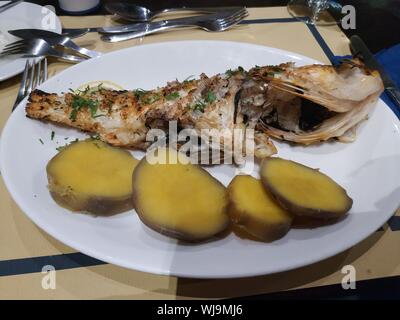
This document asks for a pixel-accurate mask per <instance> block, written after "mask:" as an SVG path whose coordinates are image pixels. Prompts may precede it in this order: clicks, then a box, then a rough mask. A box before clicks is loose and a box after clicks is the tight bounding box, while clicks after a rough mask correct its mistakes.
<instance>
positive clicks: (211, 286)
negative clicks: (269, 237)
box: [0, 7, 400, 299]
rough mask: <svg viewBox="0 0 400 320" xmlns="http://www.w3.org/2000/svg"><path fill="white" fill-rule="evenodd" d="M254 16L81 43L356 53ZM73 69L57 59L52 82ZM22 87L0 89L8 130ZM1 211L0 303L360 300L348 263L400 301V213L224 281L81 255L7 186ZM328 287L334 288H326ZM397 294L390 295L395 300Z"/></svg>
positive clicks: (323, 35) (73, 23) (13, 83)
mask: <svg viewBox="0 0 400 320" xmlns="http://www.w3.org/2000/svg"><path fill="white" fill-rule="evenodd" d="M249 12H250V16H249V17H248V18H247V19H246V21H245V22H244V23H243V24H241V25H240V26H239V27H237V28H235V29H234V30H230V31H229V32H225V33H206V32H203V31H200V30H179V31H172V32H168V33H163V34H158V35H154V36H151V37H146V38H144V39H142V40H141V39H136V40H132V41H128V42H122V43H117V44H110V43H104V42H101V41H99V38H98V35H97V34H94V33H89V34H87V35H85V36H84V37H82V38H79V39H77V43H78V44H80V45H82V46H87V47H89V48H91V49H95V50H99V51H102V52H107V51H111V50H116V49H119V48H124V47H127V46H132V45H141V44H144V43H151V42H158V41H168V40H175V39H177V37H179V39H180V40H184V39H223V40H233V41H243V42H249V43H256V44H262V45H268V46H272V47H277V48H281V49H285V50H290V51H294V52H298V53H300V54H303V55H307V56H310V57H312V58H314V59H317V60H320V61H323V62H324V63H329V62H330V58H332V56H333V55H345V54H348V53H349V48H348V38H347V37H346V36H345V34H343V33H342V32H341V31H340V29H339V28H338V27H337V26H331V27H318V28H315V27H312V26H307V25H305V24H303V23H301V22H297V21H295V20H293V19H292V18H291V17H290V16H289V14H288V13H287V10H286V8H285V7H270V8H250V9H249ZM61 21H62V23H63V26H64V27H66V28H71V27H93V26H100V25H110V24H112V23H113V22H112V20H111V19H110V17H109V16H103V15H98V16H87V17H85V19H82V18H79V17H70V16H62V17H61ZM68 66H69V64H66V63H62V62H58V61H54V60H52V61H51V63H50V66H49V71H50V76H51V75H52V74H54V73H57V72H59V71H61V70H63V69H65V68H67V67H68ZM19 81H20V78H19V77H18V76H17V77H14V78H12V79H10V80H7V81H5V82H1V83H0V101H1V104H2V107H1V108H0V128H2V127H3V126H4V123H5V121H6V120H7V118H8V116H9V114H10V107H11V105H12V102H13V101H14V99H15V95H16V90H17V88H18V85H19ZM0 213H1V215H0V244H2V245H1V246H0V299H9V298H20V299H32V298H36V299H54V298H58V299H198V298H210V299H215V298H234V297H244V296H254V295H258V296H257V297H258V298H260V297H261V298H268V297H271V296H269V295H265V294H267V293H273V292H275V293H274V296H275V297H281V298H285V297H296V296H297V297H298V296H302V295H307V294H308V295H312V293H310V292H312V291H307V290H310V289H307V288H316V287H317V289H313V290H314V291H313V292H314V294H316V295H317V297H322V296H324V294H322V293H321V292H325V294H329V292H331V295H335V294H334V293H333V291H335V290H337V295H339V296H341V297H352V296H354V295H357V291H356V292H351V291H346V292H345V291H344V290H342V289H341V286H340V283H341V280H342V278H343V273H342V272H341V270H342V267H343V266H345V265H348V264H351V265H353V266H354V267H355V268H356V270H357V280H358V281H359V282H358V283H359V286H361V287H362V286H363V282H362V281H363V280H369V281H373V280H371V279H379V278H385V279H386V280H384V281H386V283H389V285H386V286H385V290H390V288H391V286H390V284H391V285H392V286H393V290H394V291H393V292H394V293H392V296H394V295H395V294H397V295H398V296H397V297H399V296H400V293H399V292H398V291H396V289H398V288H399V287H400V286H399V285H398V283H399V279H400V278H399V275H400V255H399V251H398V250H399V247H400V211H397V215H396V216H394V217H393V218H392V219H391V220H389V222H388V223H387V224H385V225H384V226H383V227H382V228H381V229H379V230H378V231H377V232H375V233H374V234H372V235H371V236H370V237H368V238H367V239H365V240H364V241H362V242H361V243H360V244H358V245H357V246H355V247H353V248H352V249H350V250H348V251H346V252H343V253H341V254H338V255H336V256H334V257H331V258H329V259H327V260H324V261H321V262H319V263H316V264H313V265H310V266H307V267H303V268H300V269H297V270H292V271H288V272H283V273H279V274H274V275H267V276H259V277H252V278H241V279H224V280H197V279H183V278H176V277H167V276H157V275H151V274H146V273H142V272H137V271H133V270H127V269H124V268H120V267H117V266H113V265H109V264H106V263H104V262H102V261H99V260H96V259H93V258H90V257H87V256H85V255H82V254H81V253H77V252H75V251H74V250H73V249H71V248H69V247H67V246H65V245H63V244H62V243H60V242H58V241H57V240H55V239H54V238H52V237H50V236H49V235H47V234H46V233H45V232H43V231H41V230H39V229H38V228H37V227H36V226H35V225H34V224H33V223H32V222H31V221H30V220H29V219H28V218H26V217H25V215H24V214H23V213H22V212H21V211H20V210H19V209H18V207H17V206H16V204H15V203H14V201H13V200H12V199H11V198H10V196H9V195H8V193H7V191H6V190H5V186H4V183H3V181H0ZM4 244H7V245H4ZM46 264H50V265H53V266H54V267H55V268H56V270H57V287H56V289H55V290H43V289H42V287H41V282H42V279H43V276H44V275H43V274H42V273H41V270H42V267H43V266H44V265H46ZM390 277H392V278H390ZM380 283H384V282H380ZM396 284H397V286H396ZM328 285H332V287H323V286H328ZM364 285H365V283H364ZM324 289H325V290H326V289H327V290H328V291H323V290H324ZM286 290H290V291H286ZM298 290H303V291H298ZM304 290H306V291H304ZM315 290H317V291H315ZM318 290H320V291H318ZM321 290H322V291H321ZM329 290H330V291H329ZM332 290H333V291H332ZM277 292H278V293H277ZM307 292H308V293H307ZM326 292H328V293H326ZM390 292H392V291H386V293H387V294H389V293H390ZM260 295H262V296H260Z"/></svg>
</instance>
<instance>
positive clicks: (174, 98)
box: [165, 92, 180, 101]
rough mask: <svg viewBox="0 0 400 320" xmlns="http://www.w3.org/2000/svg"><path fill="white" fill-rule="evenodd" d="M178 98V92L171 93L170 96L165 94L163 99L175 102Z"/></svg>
mask: <svg viewBox="0 0 400 320" xmlns="http://www.w3.org/2000/svg"><path fill="white" fill-rule="evenodd" d="M179 97H180V95H179V92H171V93H170V94H167V95H166V96H165V99H167V100H168V101H171V100H176V99H178V98H179Z"/></svg>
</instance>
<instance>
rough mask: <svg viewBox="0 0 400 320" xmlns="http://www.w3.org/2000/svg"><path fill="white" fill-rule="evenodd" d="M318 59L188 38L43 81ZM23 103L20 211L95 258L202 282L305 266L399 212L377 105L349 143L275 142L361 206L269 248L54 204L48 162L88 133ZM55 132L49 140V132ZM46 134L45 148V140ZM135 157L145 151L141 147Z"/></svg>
mask: <svg viewBox="0 0 400 320" xmlns="http://www.w3.org/2000/svg"><path fill="white" fill-rule="evenodd" d="M285 61H295V62H296V63H298V64H299V65H301V64H310V63H314V62H315V61H314V60H312V59H310V58H306V57H303V56H300V55H298V54H295V53H290V52H286V51H282V50H277V49H273V48H269V47H263V46H256V45H249V44H245V43H235V42H214V41H183V42H165V43H158V44H152V45H145V46H138V47H133V48H129V49H125V50H121V51H117V52H113V53H110V54H106V55H104V56H102V57H100V58H98V59H93V60H89V61H86V62H83V63H80V64H78V65H75V66H73V67H71V68H68V69H67V70H66V71H64V72H62V73H60V74H59V75H57V76H55V77H53V78H51V79H50V80H48V81H47V82H46V83H45V84H43V85H42V86H41V89H42V90H45V91H49V92H62V91H66V90H67V89H68V88H71V87H72V88H76V87H78V86H80V85H81V84H82V83H85V82H88V81H95V80H96V81H97V80H110V81H113V82H116V83H118V84H120V85H122V86H123V87H125V88H130V89H134V88H144V89H150V88H154V87H156V86H161V85H164V84H165V83H166V82H167V81H168V80H171V79H175V78H178V79H180V80H183V79H185V78H186V77H188V76H190V75H199V74H200V73H202V72H205V73H206V74H209V75H212V74H215V73H218V72H224V71H225V70H226V69H228V68H236V67H237V66H243V67H245V68H249V67H251V66H254V65H267V64H278V63H281V62H285ZM24 104H25V101H24V102H22V104H21V105H20V106H19V108H18V109H17V110H16V111H15V112H14V113H13V115H12V116H11V118H10V119H9V121H8V123H7V125H6V127H5V129H4V131H3V135H2V143H1V155H0V160H1V173H2V175H3V178H4V181H5V183H6V185H7V188H8V190H9V191H10V193H11V195H12V196H13V198H14V199H15V201H16V202H17V203H18V205H19V206H20V207H21V209H22V210H23V211H24V212H25V213H26V214H27V215H28V216H29V217H30V218H31V219H32V220H33V221H34V222H35V223H36V224H37V225H38V226H39V227H41V228H42V229H44V230H45V231H46V232H48V233H49V234H51V235H52V236H53V237H55V238H57V239H58V240H60V241H62V242H64V243H65V244H67V245H69V246H71V247H73V248H75V249H76V250H79V251H81V252H83V253H85V254H88V255H90V256H93V257H95V258H98V259H101V260H104V261H106V262H110V263H113V264H116V265H120V266H123V267H127V268H132V269H136V270H140V271H145V272H151V273H157V274H167V275H177V276H184V277H198V278H224V277H244V276H254V275H260V274H268V273H273V272H278V271H284V270H289V269H293V268H296V267H300V266H304V265H307V264H310V263H313V262H317V261H319V260H322V259H325V258H327V257H329V256H332V255H334V254H337V253H339V252H341V251H343V250H345V249H348V248H350V247H351V246H353V245H355V244H356V243H357V242H359V241H361V240H362V239H364V238H366V237H367V236H368V235H370V234H371V233H373V232H374V231H376V230H377V229H378V228H379V227H380V226H381V225H382V224H384V223H385V221H387V219H388V218H389V217H390V216H391V215H392V214H393V213H394V211H395V209H396V208H397V207H398V205H399V199H400V186H399V182H400V170H399V164H400V133H399V121H398V119H397V118H396V117H395V115H394V114H393V113H392V111H391V110H390V109H389V108H388V107H387V106H386V105H385V104H384V103H383V102H382V101H379V103H378V105H377V107H376V109H375V111H374V112H373V114H372V115H371V117H370V119H369V120H368V121H366V122H364V123H363V124H362V126H361V128H359V130H358V139H357V140H356V142H354V143H351V144H343V143H339V142H333V143H325V144H322V145H320V146H311V147H301V146H289V145H288V144H285V143H276V145H277V148H278V150H279V153H278V154H279V156H281V157H283V158H288V159H293V160H296V161H299V162H301V163H303V164H305V165H309V166H312V167H318V168H321V170H322V171H323V172H325V173H327V174H328V175H329V176H331V177H332V178H334V179H335V180H336V181H337V182H339V183H340V184H341V185H343V186H344V187H345V188H346V189H347V190H348V192H349V194H350V196H351V197H352V198H353V199H354V206H353V208H352V210H351V212H350V214H349V215H348V217H347V218H346V219H344V220H343V221H342V222H340V223H337V224H334V225H331V226H325V227H321V228H317V229H313V230H304V229H296V230H295V229H293V230H291V231H290V232H289V233H288V234H287V235H286V236H285V237H284V238H283V239H281V240H279V241H276V242H273V243H270V244H267V243H261V242H254V241H251V240H243V239H239V238H238V237H236V236H235V235H229V236H228V237H226V238H224V239H222V240H218V241H214V242H209V243H204V244H199V245H181V244H178V243H177V242H176V241H175V240H173V239H170V238H167V237H165V236H162V235H160V234H158V233H156V232H154V231H152V230H150V229H148V228H147V227H146V226H145V225H144V224H143V223H141V222H140V220H139V218H138V217H137V216H136V214H135V212H134V211H131V212H127V213H124V214H120V215H117V216H114V217H111V218H101V217H98V218H93V217H91V216H87V215H83V214H76V213H75V214H73V213H71V212H69V211H68V210H66V209H63V208H60V207H59V206H58V205H57V204H55V203H54V201H53V200H52V198H51V197H50V195H49V192H48V190H47V188H46V185H47V179H46V173H45V167H46V164H47V162H48V161H49V160H50V159H51V157H52V156H54V155H55V154H56V147H57V146H60V145H63V144H65V140H64V138H66V137H69V141H71V140H72V139H75V138H82V137H85V135H84V134H81V133H78V132H77V131H75V130H73V129H66V128H59V127H56V126H54V125H52V124H46V123H43V122H39V121H35V120H30V119H28V118H26V117H25V111H24ZM52 130H54V131H55V133H56V136H55V139H54V140H53V141H52V140H51V138H50V137H51V131H52ZM39 139H42V140H43V142H44V144H43V145H42V144H41V143H40V142H39ZM136 156H142V154H141V153H136ZM210 171H211V173H212V174H213V175H214V176H215V177H217V178H218V179H220V180H221V181H222V182H223V183H224V184H225V185H226V184H228V183H229V181H230V180H231V179H232V177H233V174H234V169H233V168H232V167H231V166H228V165H222V166H216V167H214V168H212V169H211V170H210Z"/></svg>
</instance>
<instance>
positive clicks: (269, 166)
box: [261, 158, 353, 219]
mask: <svg viewBox="0 0 400 320" xmlns="http://www.w3.org/2000/svg"><path fill="white" fill-rule="evenodd" d="M261 180H262V182H263V184H264V186H265V187H266V188H267V189H268V190H269V191H270V192H271V193H272V194H273V195H274V196H275V198H276V199H277V200H278V202H279V203H280V204H281V205H282V206H283V207H284V208H286V209H287V210H288V211H290V212H292V213H293V214H295V215H299V216H310V217H314V218H320V219H331V218H338V217H340V216H343V215H344V214H346V213H347V212H348V211H349V210H350V208H351V206H352V204H353V200H352V199H351V198H350V197H349V196H348V195H347V193H346V190H344V189H343V188H342V187H341V186H340V185H338V184H337V183H336V182H335V181H333V180H332V179H331V178H329V177H328V176H326V175H325V174H323V173H322V172H320V171H319V170H317V169H311V168H309V167H306V166H304V165H302V164H299V163H296V162H294V161H290V160H284V159H280V158H266V159H264V161H263V163H262V165H261Z"/></svg>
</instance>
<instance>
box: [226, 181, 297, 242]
mask: <svg viewBox="0 0 400 320" xmlns="http://www.w3.org/2000/svg"><path fill="white" fill-rule="evenodd" d="M228 194H229V215H230V218H231V220H232V222H233V223H234V224H235V225H238V226H240V227H241V228H243V229H244V230H245V231H246V232H248V233H250V234H251V235H253V236H255V237H256V238H258V239H260V240H263V241H273V240H277V239H279V238H281V237H283V236H284V235H285V234H286V233H287V232H288V231H289V229H290V225H291V222H292V215H291V214H290V213H288V212H287V211H285V210H284V209H283V208H281V207H280V206H279V204H278V203H277V202H276V201H275V199H274V198H273V197H272V195H270V194H269V193H268V191H266V190H265V188H264V186H263V184H262V182H261V181H260V180H259V179H256V178H253V177H252V176H247V175H240V176H236V177H235V178H233V180H232V181H231V183H230V184H229V186H228Z"/></svg>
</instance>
